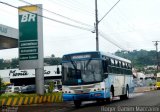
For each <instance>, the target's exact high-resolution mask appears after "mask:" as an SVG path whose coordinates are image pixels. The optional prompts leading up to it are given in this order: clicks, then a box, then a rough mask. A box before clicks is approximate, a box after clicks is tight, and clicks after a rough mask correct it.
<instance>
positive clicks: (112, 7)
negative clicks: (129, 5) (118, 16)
mask: <svg viewBox="0 0 160 112" xmlns="http://www.w3.org/2000/svg"><path fill="white" fill-rule="evenodd" d="M119 2H120V0H119V1H118V2H117V3H116V4H114V5H113V6H112V7H111V9H109V11H108V12H107V13H106V14H105V15H104V16H103V17H102V19H100V20H99V23H100V22H101V21H102V20H103V19H104V18H105V17H106V16H107V15H108V14H109V13H110V12H111V10H112V9H113V8H114V7H115V6H116V5H117V4H118V3H119Z"/></svg>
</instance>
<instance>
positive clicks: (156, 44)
mask: <svg viewBox="0 0 160 112" xmlns="http://www.w3.org/2000/svg"><path fill="white" fill-rule="evenodd" d="M152 42H155V44H154V45H155V46H156V57H157V72H158V67H159V59H158V58H159V56H158V42H160V41H152Z"/></svg>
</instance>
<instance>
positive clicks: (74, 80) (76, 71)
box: [62, 59, 102, 85]
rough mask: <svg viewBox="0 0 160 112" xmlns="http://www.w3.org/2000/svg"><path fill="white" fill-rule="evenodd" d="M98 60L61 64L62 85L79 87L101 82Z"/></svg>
mask: <svg viewBox="0 0 160 112" xmlns="http://www.w3.org/2000/svg"><path fill="white" fill-rule="evenodd" d="M100 62H101V61H100V60H91V59H90V60H85V61H71V62H68V63H63V64H62V82H63V84H64V85H81V84H87V83H94V82H99V81H101V80H102V70H101V67H102V65H101V63H100Z"/></svg>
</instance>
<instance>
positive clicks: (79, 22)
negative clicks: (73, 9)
mask: <svg viewBox="0 0 160 112" xmlns="http://www.w3.org/2000/svg"><path fill="white" fill-rule="evenodd" d="M19 1H21V2H23V3H26V4H29V5H34V4H32V3H30V2H27V1H25V0H19ZM36 6H37V7H38V8H40V9H42V10H45V11H47V12H49V13H52V14H55V15H57V16H59V17H63V18H65V19H68V20H70V21H73V22H76V23H78V24H81V25H85V26H89V27H93V26H91V25H88V24H86V23H83V22H81V21H78V20H74V19H71V18H69V17H66V16H63V15H61V14H58V13H55V12H53V11H50V10H48V9H45V8H41V7H39V6H38V5H36Z"/></svg>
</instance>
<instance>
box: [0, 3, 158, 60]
mask: <svg viewBox="0 0 160 112" xmlns="http://www.w3.org/2000/svg"><path fill="white" fill-rule="evenodd" d="M0 1H2V2H6V3H9V4H11V5H14V6H16V7H19V6H24V5H28V4H27V3H25V2H24V1H27V2H29V3H31V4H42V5H43V15H44V16H46V17H49V18H52V19H55V20H59V21H62V22H66V23H69V24H72V25H76V26H79V27H84V28H87V29H90V31H88V30H82V29H78V28H75V27H71V26H67V25H64V24H60V23H57V22H55V21H51V20H47V19H45V18H43V43H44V56H45V57H48V56H51V55H52V54H54V55H55V56H56V57H62V55H64V54H66V53H67V54H68V53H73V52H82V51H95V50H96V39H95V33H92V31H94V23H95V2H94V0H24V1H22V0H0ZM97 1H98V20H101V18H102V17H103V16H104V15H105V14H106V13H107V11H109V10H110V9H111V7H112V6H113V5H114V4H115V3H116V2H117V1H118V0H97ZM159 6H160V0H120V2H119V3H118V4H117V5H116V6H115V7H114V8H113V9H112V10H111V12H110V13H109V14H108V15H107V16H106V17H105V18H104V19H103V20H102V21H101V22H100V23H99V33H100V35H99V50H100V51H103V52H110V53H114V52H115V51H117V50H128V51H132V50H140V49H145V50H155V46H154V43H153V42H152V41H156V40H160V21H159V20H160V14H159V10H160V7H159ZM46 10H48V11H52V12H54V13H57V14H60V15H62V16H65V17H68V18H70V19H74V20H76V21H78V22H73V21H70V20H67V19H65V18H63V17H59V16H57V15H55V14H53V13H50V12H48V11H46ZM81 23H85V25H82V24H81ZM0 24H3V25H7V26H10V27H14V28H17V29H18V10H17V9H16V8H13V7H10V6H7V5H4V4H1V3H0ZM117 46H118V47H117ZM158 48H159V47H158ZM17 57H18V48H14V49H7V50H1V51H0V59H1V58H3V59H11V58H17Z"/></svg>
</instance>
